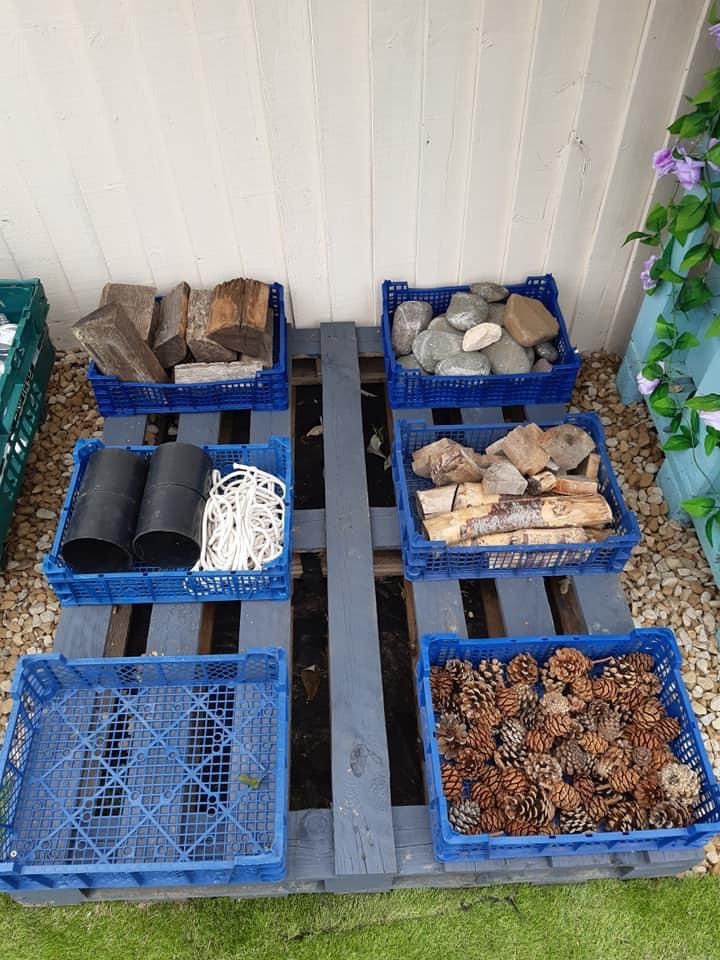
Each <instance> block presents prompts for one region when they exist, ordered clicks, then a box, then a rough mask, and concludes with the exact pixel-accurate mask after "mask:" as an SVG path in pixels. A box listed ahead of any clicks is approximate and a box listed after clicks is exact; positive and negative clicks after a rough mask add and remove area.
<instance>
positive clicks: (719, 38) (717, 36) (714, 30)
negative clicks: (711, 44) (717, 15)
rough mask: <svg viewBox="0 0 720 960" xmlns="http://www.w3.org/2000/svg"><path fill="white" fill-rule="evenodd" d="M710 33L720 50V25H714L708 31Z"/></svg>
mask: <svg viewBox="0 0 720 960" xmlns="http://www.w3.org/2000/svg"><path fill="white" fill-rule="evenodd" d="M708 33H709V34H710V36H711V37H712V38H713V40H714V41H715V46H716V47H717V48H718V50H720V23H715V24H713V26H712V27H710V29H709V30H708Z"/></svg>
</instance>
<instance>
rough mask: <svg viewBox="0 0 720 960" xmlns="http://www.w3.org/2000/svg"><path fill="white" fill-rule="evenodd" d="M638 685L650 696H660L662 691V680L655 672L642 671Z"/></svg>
mask: <svg viewBox="0 0 720 960" xmlns="http://www.w3.org/2000/svg"><path fill="white" fill-rule="evenodd" d="M638 686H639V687H641V688H642V689H643V690H644V691H645V693H646V694H647V696H648V697H658V696H660V694H661V693H662V680H661V679H660V677H658V676H657V675H656V674H654V673H641V674H640V679H639V680H638Z"/></svg>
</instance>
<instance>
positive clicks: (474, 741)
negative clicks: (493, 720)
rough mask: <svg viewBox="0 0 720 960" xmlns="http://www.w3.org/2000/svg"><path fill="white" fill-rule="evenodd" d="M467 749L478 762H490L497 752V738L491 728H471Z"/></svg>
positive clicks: (466, 743)
mask: <svg viewBox="0 0 720 960" xmlns="http://www.w3.org/2000/svg"><path fill="white" fill-rule="evenodd" d="M465 747H466V748H467V749H468V750H472V751H473V753H474V754H475V755H476V756H477V758H478V760H489V759H490V757H491V756H492V755H493V753H494V752H495V737H494V736H493V734H492V731H491V730H490V728H489V727H485V726H477V727H470V729H469V730H468V734H467V739H466V740H465Z"/></svg>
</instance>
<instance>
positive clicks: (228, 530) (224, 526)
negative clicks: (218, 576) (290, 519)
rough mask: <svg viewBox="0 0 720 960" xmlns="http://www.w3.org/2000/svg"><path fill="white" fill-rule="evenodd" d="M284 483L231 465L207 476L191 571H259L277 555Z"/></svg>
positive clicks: (279, 551) (243, 467)
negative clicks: (196, 555) (196, 553)
mask: <svg viewBox="0 0 720 960" xmlns="http://www.w3.org/2000/svg"><path fill="white" fill-rule="evenodd" d="M284 498H285V484H284V483H283V482H282V480H280V479H279V478H278V477H274V476H273V475H272V474H271V473H266V472H265V471H264V470H259V469H258V468H257V467H249V466H245V465H243V464H238V463H234V464H233V469H232V472H231V473H228V474H226V475H225V476H221V474H220V471H219V470H213V472H212V486H211V487H210V492H209V494H208V498H207V502H206V504H205V513H204V514H203V525H202V541H201V549H200V559H199V560H198V562H197V563H196V564H195V566H194V567H193V570H196V571H197V570H262V569H263V566H265V564H268V563H271V562H272V561H273V560H276V559H277V558H278V557H279V556H280V554H281V553H282V551H283V545H284V544H283V529H284V525H285V500H284Z"/></svg>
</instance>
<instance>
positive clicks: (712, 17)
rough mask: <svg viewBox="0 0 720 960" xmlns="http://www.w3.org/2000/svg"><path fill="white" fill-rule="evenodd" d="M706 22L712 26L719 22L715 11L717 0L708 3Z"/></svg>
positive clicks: (719, 19)
mask: <svg viewBox="0 0 720 960" xmlns="http://www.w3.org/2000/svg"><path fill="white" fill-rule="evenodd" d="M707 22H708V23H709V24H710V26H711V27H714V26H715V24H716V23H720V17H719V16H718V12H717V2H715V3H711V4H710V9H709V10H708V18H707Z"/></svg>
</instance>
